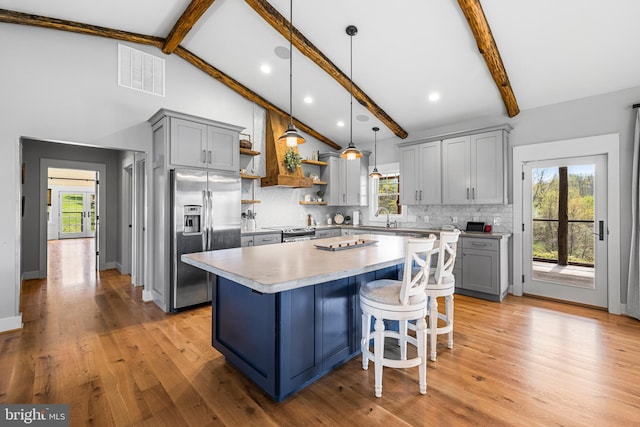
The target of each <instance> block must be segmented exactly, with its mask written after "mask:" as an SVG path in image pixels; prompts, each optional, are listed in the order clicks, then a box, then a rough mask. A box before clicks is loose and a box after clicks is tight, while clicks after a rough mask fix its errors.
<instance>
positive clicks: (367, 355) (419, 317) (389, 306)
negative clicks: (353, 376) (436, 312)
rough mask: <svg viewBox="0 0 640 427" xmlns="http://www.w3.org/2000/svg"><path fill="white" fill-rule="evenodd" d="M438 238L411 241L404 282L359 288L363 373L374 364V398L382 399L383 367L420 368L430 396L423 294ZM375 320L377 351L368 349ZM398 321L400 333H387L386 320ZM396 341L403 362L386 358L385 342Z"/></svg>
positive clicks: (374, 283)
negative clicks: (410, 351) (413, 353)
mask: <svg viewBox="0 0 640 427" xmlns="http://www.w3.org/2000/svg"><path fill="white" fill-rule="evenodd" d="M434 242H435V237H433V236H430V237H429V238H428V239H410V240H408V241H407V251H406V255H405V261H404V275H403V278H402V280H392V279H380V280H374V281H372V282H369V283H366V284H365V285H363V286H362V287H361V288H360V308H361V309H362V342H361V345H360V348H361V350H362V369H365V370H366V369H368V368H369V360H372V361H373V362H374V364H375V395H376V397H380V396H382V367H383V366H388V367H391V368H410V367H414V366H419V369H418V371H419V377H420V378H419V384H420V393H421V394H425V393H426V392H427V330H426V327H427V323H426V321H425V316H426V315H427V303H426V302H427V297H426V294H425V292H424V290H425V286H426V282H427V277H428V274H429V265H430V261H431V251H432V249H433V244H434ZM414 264H415V265H417V266H418V267H419V268H418V270H417V273H416V274H415V275H413V276H412V266H413V265H414ZM372 316H373V317H374V318H375V326H374V333H373V341H374V345H373V348H374V351H373V352H371V351H370V349H369V341H370V340H371V332H370V331H371V317H372ZM385 319H387V320H397V321H398V322H399V323H400V325H399V326H400V327H399V331H400V332H395V331H385V328H384V320H385ZM409 320H415V321H416V337H415V338H414V337H412V336H408V335H407V333H406V331H407V323H408V321H409ZM386 337H394V338H397V339H398V340H399V343H400V351H401V354H400V360H397V359H387V358H385V357H384V340H385V338H386ZM406 343H409V344H412V345H414V346H416V348H417V350H418V356H417V357H415V358H412V359H409V360H407V352H406Z"/></svg>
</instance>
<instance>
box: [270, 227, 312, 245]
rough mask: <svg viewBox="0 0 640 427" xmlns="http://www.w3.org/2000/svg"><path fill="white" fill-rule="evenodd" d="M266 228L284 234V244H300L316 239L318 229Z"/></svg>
mask: <svg viewBox="0 0 640 427" xmlns="http://www.w3.org/2000/svg"><path fill="white" fill-rule="evenodd" d="M266 228H267V229H270V230H278V231H280V232H282V243H289V242H299V241H302V240H311V239H315V238H316V229H315V228H313V227H293V226H282V227H266Z"/></svg>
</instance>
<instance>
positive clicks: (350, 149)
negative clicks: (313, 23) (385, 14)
mask: <svg viewBox="0 0 640 427" xmlns="http://www.w3.org/2000/svg"><path fill="white" fill-rule="evenodd" d="M347 34H348V35H349V36H350V37H351V54H350V59H351V64H350V67H351V71H350V75H349V83H350V84H351V87H350V90H349V93H350V96H351V110H350V112H349V120H350V133H349V145H347V149H346V150H344V151H343V152H342V153H341V154H340V157H342V158H343V159H347V160H355V159H359V158H360V157H362V153H361V152H360V151H358V149H357V148H356V146H355V144H354V143H353V36H355V35H356V34H358V28H356V26H355V25H349V26H348V27H347Z"/></svg>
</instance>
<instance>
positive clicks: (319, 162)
mask: <svg viewBox="0 0 640 427" xmlns="http://www.w3.org/2000/svg"><path fill="white" fill-rule="evenodd" d="M302 163H306V164H308V165H316V166H327V164H328V163H327V162H323V161H320V160H302Z"/></svg>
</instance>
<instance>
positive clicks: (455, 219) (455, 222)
mask: <svg viewBox="0 0 640 427" xmlns="http://www.w3.org/2000/svg"><path fill="white" fill-rule="evenodd" d="M451 222H453V223H454V224H457V223H458V217H457V216H452V217H451Z"/></svg>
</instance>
